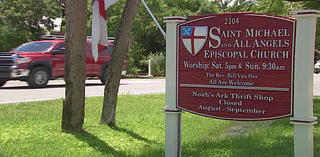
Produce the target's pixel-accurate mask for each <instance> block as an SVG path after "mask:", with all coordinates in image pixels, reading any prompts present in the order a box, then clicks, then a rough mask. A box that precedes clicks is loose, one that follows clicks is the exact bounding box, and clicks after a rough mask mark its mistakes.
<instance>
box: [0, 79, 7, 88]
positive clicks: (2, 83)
mask: <svg viewBox="0 0 320 157" xmlns="http://www.w3.org/2000/svg"><path fill="white" fill-rule="evenodd" d="M6 82H7V80H5V79H0V87H2V86H3V85H4V84H6Z"/></svg>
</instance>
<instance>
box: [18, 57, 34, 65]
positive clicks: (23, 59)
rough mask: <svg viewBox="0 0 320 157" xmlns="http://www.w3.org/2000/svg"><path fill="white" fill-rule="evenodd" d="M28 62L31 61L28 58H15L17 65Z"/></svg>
mask: <svg viewBox="0 0 320 157" xmlns="http://www.w3.org/2000/svg"><path fill="white" fill-rule="evenodd" d="M30 61H31V59H30V58H28V57H21V58H17V59H16V61H15V64H16V65H19V64H22V63H28V62H30Z"/></svg>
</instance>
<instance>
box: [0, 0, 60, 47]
mask: <svg viewBox="0 0 320 157" xmlns="http://www.w3.org/2000/svg"><path fill="white" fill-rule="evenodd" d="M60 13H61V12H60V0H14V1H13V0H2V1H0V26H1V27H0V30H1V32H0V45H3V46H1V47H0V51H8V50H10V49H11V48H13V47H16V46H18V45H19V44H21V43H23V42H26V41H29V40H36V39H38V38H39V36H40V35H41V34H43V33H44V28H43V27H41V25H44V27H46V28H47V29H48V30H51V29H52V28H53V27H54V24H53V19H55V18H56V17H60Z"/></svg>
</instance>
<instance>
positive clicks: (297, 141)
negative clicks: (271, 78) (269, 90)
mask: <svg viewBox="0 0 320 157" xmlns="http://www.w3.org/2000/svg"><path fill="white" fill-rule="evenodd" d="M318 13H320V12H319V11H316V10H304V11H297V12H296V13H295V17H296V18H297V22H296V24H297V26H296V48H295V63H294V64H295V71H294V73H295V76H294V117H293V118H291V122H290V123H291V124H294V156H295V157H313V156H314V143H313V125H314V124H317V117H313V66H314V65H313V60H314V59H313V58H314V48H315V34H316V23H317V17H318Z"/></svg>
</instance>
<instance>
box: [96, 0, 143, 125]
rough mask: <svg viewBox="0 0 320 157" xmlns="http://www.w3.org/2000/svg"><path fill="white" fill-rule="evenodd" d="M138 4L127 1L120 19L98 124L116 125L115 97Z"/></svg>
mask: <svg viewBox="0 0 320 157" xmlns="http://www.w3.org/2000/svg"><path fill="white" fill-rule="evenodd" d="M140 3H141V0H127V2H126V5H125V7H124V10H123V13H122V16H121V19H120V23H119V27H118V30H117V35H116V39H115V43H114V46H113V50H112V55H111V59H110V62H109V67H108V69H109V71H108V74H107V81H106V85H105V90H104V101H103V108H102V115H101V119H100V124H107V125H109V126H114V125H115V123H116V108H117V98H118V97H117V95H118V89H119V83H120V78H121V70H122V65H123V61H124V58H125V56H126V52H127V50H128V48H129V39H130V33H131V29H132V25H133V21H134V19H135V17H136V15H137V12H138V9H139V6H140Z"/></svg>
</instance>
